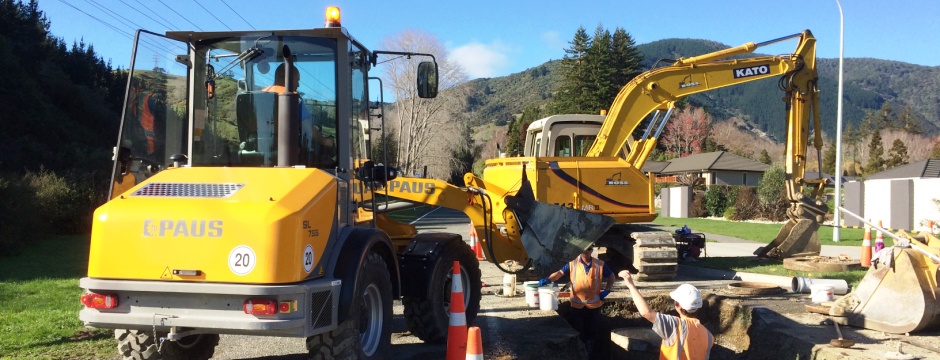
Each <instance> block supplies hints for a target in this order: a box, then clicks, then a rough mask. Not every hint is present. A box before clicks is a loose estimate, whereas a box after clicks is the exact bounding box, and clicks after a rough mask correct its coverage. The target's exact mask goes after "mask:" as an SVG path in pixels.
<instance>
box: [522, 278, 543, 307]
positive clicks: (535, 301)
mask: <svg viewBox="0 0 940 360" xmlns="http://www.w3.org/2000/svg"><path fill="white" fill-rule="evenodd" d="M522 285H523V286H525V303H526V304H528V305H529V307H539V282H538V281H526V282H524V283H522Z"/></svg>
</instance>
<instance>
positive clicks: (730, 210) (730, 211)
mask: <svg viewBox="0 0 940 360" xmlns="http://www.w3.org/2000/svg"><path fill="white" fill-rule="evenodd" d="M734 211H735V210H734V206H729V207H726V208H725V213H724V217H725V219H726V220H734Z"/></svg>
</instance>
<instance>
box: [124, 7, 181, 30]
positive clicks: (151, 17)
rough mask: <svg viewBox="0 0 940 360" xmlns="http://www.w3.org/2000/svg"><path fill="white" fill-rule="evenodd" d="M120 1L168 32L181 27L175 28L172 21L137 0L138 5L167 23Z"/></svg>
mask: <svg viewBox="0 0 940 360" xmlns="http://www.w3.org/2000/svg"><path fill="white" fill-rule="evenodd" d="M118 1H120V2H121V3H122V4H124V5H126V6H127V7H129V8H131V9H133V10H134V11H136V12H139V13H140V14H141V15H143V16H146V17H147V18H148V19H150V20H153V22H155V23H157V24H160V26H163V27H164V28H166V29H167V30H169V29H179V26H175V25H174V24H173V23H172V22H171V21H169V20H167V19H166V18H164V17H162V16H160V14H158V13H157V12H156V11H153V10H152V9H150V8H149V7H147V5H144V3H142V2H140V0H136V1H137V3H138V4H140V6H143V7H144V9H147V11H150V12H151V13H153V14H154V15H157V17H159V18H160V19H162V20H163V21H166V22H165V23H164V22H162V21H160V20H157V19H154V18H153V16H150V14H147V13H145V12H143V11H140V9H138V8H136V7H133V6H131V4H128V3H127V2H125V1H124V0H118Z"/></svg>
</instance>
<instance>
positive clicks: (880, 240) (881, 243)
mask: <svg viewBox="0 0 940 360" xmlns="http://www.w3.org/2000/svg"><path fill="white" fill-rule="evenodd" d="M878 227H880V228H884V226H882V225H881V220H878ZM884 248H885V237H884V235H881V230H878V236H876V237H875V249H874V252H878V251H879V250H881V249H884Z"/></svg>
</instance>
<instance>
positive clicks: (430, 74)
mask: <svg viewBox="0 0 940 360" xmlns="http://www.w3.org/2000/svg"><path fill="white" fill-rule="evenodd" d="M418 97H420V98H424V99H428V98H433V97H437V63H436V62H431V61H422V62H421V63H420V64H418Z"/></svg>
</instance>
